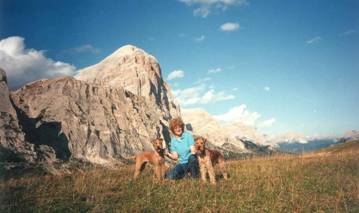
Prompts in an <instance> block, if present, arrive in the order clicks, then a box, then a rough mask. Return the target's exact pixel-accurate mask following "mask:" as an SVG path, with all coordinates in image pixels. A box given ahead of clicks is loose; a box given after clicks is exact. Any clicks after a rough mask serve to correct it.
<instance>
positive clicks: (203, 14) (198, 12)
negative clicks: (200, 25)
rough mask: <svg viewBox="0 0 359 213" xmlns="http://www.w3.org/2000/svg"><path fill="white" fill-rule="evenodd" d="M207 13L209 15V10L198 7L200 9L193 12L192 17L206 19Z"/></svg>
mask: <svg viewBox="0 0 359 213" xmlns="http://www.w3.org/2000/svg"><path fill="white" fill-rule="evenodd" d="M209 13H210V10H209V8H207V7H200V8H197V9H195V10H193V15H194V16H200V17H202V18H207V16H208V15H209Z"/></svg>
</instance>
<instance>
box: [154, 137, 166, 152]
mask: <svg viewBox="0 0 359 213" xmlns="http://www.w3.org/2000/svg"><path fill="white" fill-rule="evenodd" d="M151 143H152V145H153V147H154V148H155V150H156V151H157V152H160V151H162V150H163V139H162V138H156V139H154V140H152V141H151Z"/></svg>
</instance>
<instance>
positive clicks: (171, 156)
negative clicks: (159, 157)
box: [165, 151, 178, 160]
mask: <svg viewBox="0 0 359 213" xmlns="http://www.w3.org/2000/svg"><path fill="white" fill-rule="evenodd" d="M165 155H167V156H168V157H169V158H171V159H173V160H177V159H178V154H177V152H173V153H171V152H169V151H166V152H165Z"/></svg>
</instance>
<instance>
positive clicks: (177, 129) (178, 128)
mask: <svg viewBox="0 0 359 213" xmlns="http://www.w3.org/2000/svg"><path fill="white" fill-rule="evenodd" d="M173 133H174V134H175V135H176V136H178V137H180V136H181V135H182V133H183V131H182V127H181V126H178V125H177V126H175V127H174V128H173Z"/></svg>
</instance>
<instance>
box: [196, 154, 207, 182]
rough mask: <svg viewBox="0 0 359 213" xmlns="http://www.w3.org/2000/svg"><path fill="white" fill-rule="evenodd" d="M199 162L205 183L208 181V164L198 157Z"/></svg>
mask: <svg viewBox="0 0 359 213" xmlns="http://www.w3.org/2000/svg"><path fill="white" fill-rule="evenodd" d="M198 163H199V171H200V172H201V179H202V181H203V182H204V183H205V182H207V180H206V179H207V178H206V175H207V174H206V173H207V169H206V164H205V162H204V161H203V159H202V158H198Z"/></svg>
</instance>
